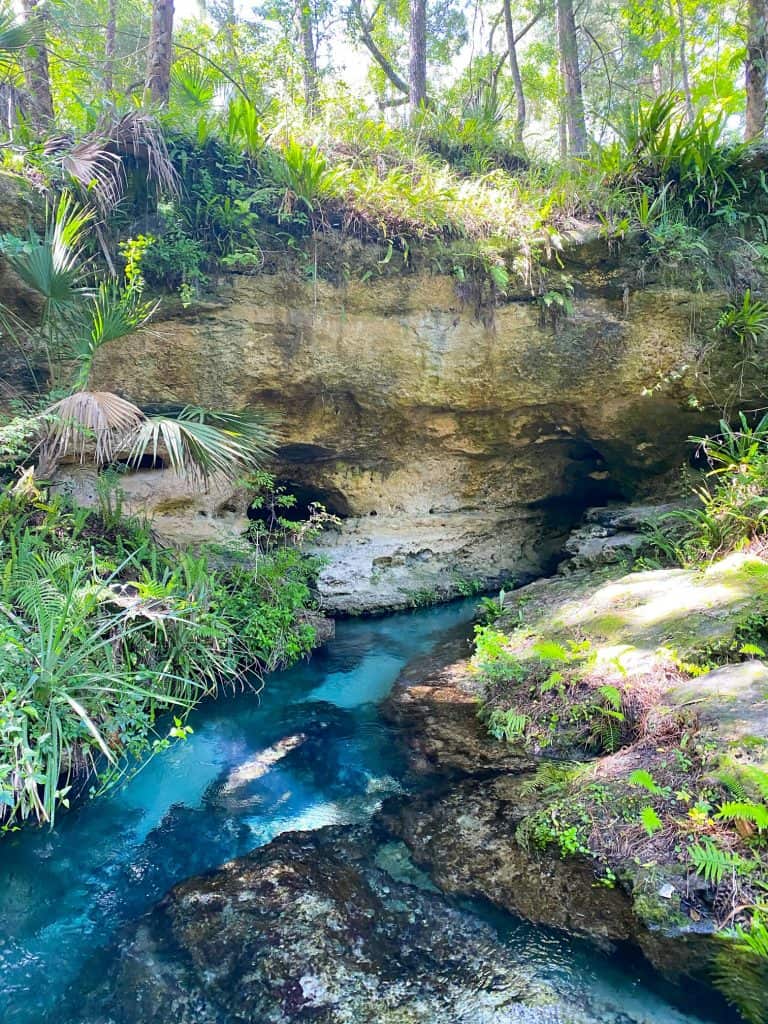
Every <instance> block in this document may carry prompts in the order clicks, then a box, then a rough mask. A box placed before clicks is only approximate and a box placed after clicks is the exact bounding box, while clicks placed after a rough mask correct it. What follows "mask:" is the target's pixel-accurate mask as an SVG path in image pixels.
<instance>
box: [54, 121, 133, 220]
mask: <svg viewBox="0 0 768 1024" xmlns="http://www.w3.org/2000/svg"><path fill="white" fill-rule="evenodd" d="M61 166H62V168H63V169H64V170H65V171H66V172H67V174H69V175H70V176H71V177H72V178H74V180H75V181H76V182H77V183H78V185H80V187H81V188H82V189H84V190H85V191H86V192H88V193H89V194H90V195H92V196H93V198H94V199H95V200H96V203H97V205H98V206H100V207H102V208H103V209H105V210H112V209H114V207H115V206H117V204H118V203H119V202H120V200H121V198H122V196H123V187H124V177H125V172H124V170H123V162H122V160H121V159H120V157H119V156H118V155H117V154H116V153H113V152H111V151H110V150H109V149H107V148H105V144H104V140H103V139H100V138H92V137H89V138H85V139H83V140H82V141H81V142H79V143H78V144H77V145H76V146H73V148H72V149H70V150H67V151H65V152H64V153H63V154H62V156H61Z"/></svg>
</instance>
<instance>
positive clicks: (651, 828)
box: [640, 807, 664, 836]
mask: <svg viewBox="0 0 768 1024" xmlns="http://www.w3.org/2000/svg"><path fill="white" fill-rule="evenodd" d="M640 821H641V822H642V826H643V828H644V829H645V831H646V832H647V833H648V835H649V836H652V835H654V834H655V833H656V832H659V831H660V830H661V829H662V828H664V822H663V821H662V820H661V818H660V817H659V816H658V814H657V813H656V811H655V810H654V808H653V807H643V808H642V809H641V811H640Z"/></svg>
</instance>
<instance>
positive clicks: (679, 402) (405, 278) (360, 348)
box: [94, 245, 738, 613]
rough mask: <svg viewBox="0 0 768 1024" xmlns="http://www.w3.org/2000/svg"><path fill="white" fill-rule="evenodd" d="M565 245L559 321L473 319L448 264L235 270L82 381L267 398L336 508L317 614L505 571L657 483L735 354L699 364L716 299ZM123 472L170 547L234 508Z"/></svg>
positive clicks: (236, 500)
mask: <svg viewBox="0 0 768 1024" xmlns="http://www.w3.org/2000/svg"><path fill="white" fill-rule="evenodd" d="M569 258H571V259H572V261H573V267H572V269H573V273H574V281H575V295H574V312H573V315H572V316H569V317H568V318H564V319H561V320H560V321H559V322H558V323H557V325H556V326H555V327H553V326H552V325H551V324H549V323H547V324H544V323H542V319H541V315H540V310H539V307H538V305H537V303H536V301H535V297H534V296H531V295H529V294H523V293H521V294H519V295H516V296H512V297H511V299H510V300H509V301H507V302H506V303H505V304H503V305H501V306H499V307H498V308H497V309H495V310H494V311H493V317H492V323H489V322H488V318H486V322H483V320H482V319H481V318H478V316H477V312H476V310H475V309H474V308H472V307H470V306H463V305H462V303H461V302H460V301H459V299H458V298H457V294H456V290H455V282H454V281H453V280H452V279H451V278H449V277H447V276H442V277H441V276H430V275H426V274H411V275H406V274H403V275H400V276H399V277H397V278H386V279H381V280H377V281H375V282H368V283H360V282H355V281H350V282H349V283H348V284H346V285H344V286H340V287H335V286H333V285H331V284H328V283H327V282H317V283H315V284H311V283H310V284H308V283H305V282H304V283H303V282H300V281H298V280H297V279H296V278H295V277H290V276H287V275H274V276H268V275H264V276H257V277H252V278H248V277H235V278H231V279H228V280H225V281H222V282H220V284H219V301H217V302H215V303H209V304H208V305H202V304H201V305H199V306H197V307H193V308H192V309H190V310H188V311H187V313H186V314H184V313H183V312H182V311H176V312H175V313H174V315H173V316H172V317H171V318H169V319H165V320H163V319H162V316H161V317H160V318H158V319H157V320H156V321H155V322H154V323H153V325H152V328H151V330H148V331H146V332H144V333H142V334H139V335H137V336H135V337H133V338H130V339H127V340H126V341H125V342H123V343H121V344H120V346H118V347H116V348H114V349H111V350H110V351H109V352H105V353H104V354H103V356H100V357H99V359H98V360H97V365H96V369H95V375H94V386H95V387H100V388H105V389H114V390H117V391H118V392H119V393H121V394H123V395H125V396H126V397H128V398H130V399H132V400H134V401H136V402H137V403H139V404H141V405H144V406H146V407H150V408H151V407H166V408H167V407H172V406H175V407H178V406H180V405H183V404H185V403H189V402H191V403H195V404H200V405H204V406H207V407H209V408H214V409H215V408H232V409H236V408H243V407H261V408H265V409H267V410H269V411H270V412H273V413H276V414H277V416H278V418H279V420H280V423H281V435H282V443H281V446H280V449H279V452H278V459H277V462H276V465H275V470H276V473H277V476H278V478H279V480H280V481H281V482H283V483H286V484H287V485H288V486H289V487H291V488H292V489H294V490H297V491H298V493H299V495H300V500H301V501H302V502H304V503H308V502H309V501H312V500H317V501H320V502H322V503H324V504H325V505H326V506H327V507H328V509H329V510H330V511H331V512H333V513H336V514H337V515H339V516H340V517H342V519H343V523H342V526H341V528H340V530H339V531H338V532H330V533H328V534H327V535H326V537H325V538H324V540H323V541H322V544H321V551H322V553H323V554H325V555H327V556H328V559H329V564H328V567H327V569H326V570H325V571H324V573H323V576H322V579H321V587H322V590H323V594H324V598H325V602H326V606H327V608H328V609H329V610H330V611H331V612H334V611H339V612H352V613H356V612H364V611H376V610H383V609H387V608H398V607H404V606H408V605H410V604H413V603H420V601H422V600H426V599H429V598H430V597H434V596H438V597H446V596H449V595H451V594H455V593H457V592H458V591H459V590H460V587H461V585H462V584H466V583H467V582H468V581H477V582H480V583H483V584H485V585H489V586H492V585H497V584H500V583H503V582H505V581H506V580H508V579H509V578H510V577H515V578H517V580H518V582H519V581H520V580H521V579H525V578H530V577H531V576H534V575H540V574H541V572H542V571H545V570H547V569H548V568H549V567H550V566H551V565H552V564H553V560H554V559H555V558H556V557H557V556H558V554H559V552H560V550H561V546H562V542H563V539H564V537H565V535H566V534H567V531H568V530H569V529H570V528H571V527H572V526H573V525H574V523H575V522H576V521H577V520H578V518H579V517H580V515H581V513H582V511H583V510H584V508H586V507H587V506H588V505H590V504H598V503H601V502H604V501H606V500H610V499H614V498H625V499H626V498H628V497H634V496H636V495H642V494H643V493H645V491H647V490H648V489H649V488H651V489H653V488H655V489H658V488H659V487H660V486H663V483H664V479H665V475H666V474H668V473H670V472H675V471H676V468H677V467H678V465H679V463H680V461H681V459H682V458H683V455H684V448H685V438H686V437H687V436H688V435H689V434H690V433H695V432H697V431H701V430H703V429H705V427H706V426H707V425H708V418H707V416H706V415H705V414H702V413H701V412H698V411H696V410H695V409H694V408H692V407H691V404H689V402H688V399H689V397H690V396H691V395H696V394H699V395H700V396H701V397H702V399H703V400H704V401H705V402H707V401H711V399H712V396H714V397H715V399H717V398H718V397H722V394H724V392H725V390H726V389H727V386H728V385H727V381H728V379H729V377H728V374H729V373H730V372H731V371H732V365H733V362H734V360H735V359H736V358H738V357H737V356H733V357H731V354H729V353H727V352H724V353H723V354H722V366H720V364H719V363H718V362H717V360H715V361H714V362H710V364H709V366H708V369H707V372H706V373H705V374H704V377H703V378H702V377H700V375H699V372H698V371H697V369H696V368H697V367H698V365H699V363H698V357H699V353H700V350H701V347H702V344H703V343H704V341H705V340H707V339H709V340H711V337H712V334H711V327H712V324H713V323H714V321H715V320H716V317H717V313H718V311H719V309H720V308H721V306H722V304H723V302H724V301H725V299H724V297H723V296H720V295H715V294H705V295H700V294H699V295H696V294H693V293H688V292H685V291H683V290H679V289H677V290H676V289H673V288H668V287H664V286H662V285H661V284H659V283H656V284H653V283H649V284H647V285H646V286H645V287H643V288H640V287H639V285H638V280H637V276H636V272H635V271H634V270H633V269H632V268H631V267H628V266H621V265H619V264H617V263H616V262H615V261H612V260H610V259H608V258H607V256H606V253H605V250H604V249H603V248H602V246H596V245H592V246H591V247H586V248H583V249H581V250H577V251H575V252H574V253H572V254H571V255H570V256H569ZM625 289H626V291H625ZM626 296H628V298H626ZM692 325H693V326H694V330H692V329H691V327H692ZM726 347H727V346H726ZM705 378H706V379H705ZM647 389H650V393H645V394H644V390H647ZM149 475H151V474H149ZM155 475H157V474H155ZM161 475H165V471H163V472H162V474H161ZM146 476H147V474H143V477H146ZM125 487H126V490H127V492H128V499H129V501H128V504H129V507H130V508H131V509H135V508H143V509H145V510H147V511H150V512H152V513H153V514H154V515H155V518H156V528H157V530H158V532H159V533H160V534H161V535H167V536H168V537H169V538H170V539H174V538H176V539H178V540H179V541H180V542H181V543H188V542H190V541H192V542H196V541H198V540H200V539H205V537H206V536H211V537H213V539H221V536H222V534H224V535H226V534H227V533H228V532H230V533H231V532H235V533H237V532H238V531H239V530H240V529H242V526H243V524H244V522H245V521H246V515H247V508H246V501H245V499H244V496H243V495H238V494H229V495H214V497H213V498H212V499H211V500H210V501H208V500H207V499H202V500H201V499H200V497H199V496H195V495H189V494H186V495H185V494H184V493H174V491H173V488H170V489H169V487H168V485H167V484H165V483H161V484H157V483H156V484H154V485H153V484H152V483H148V482H147V480H145V479H141V480H138V481H136V482H135V483H133V482H131V481H129V480H126V481H125Z"/></svg>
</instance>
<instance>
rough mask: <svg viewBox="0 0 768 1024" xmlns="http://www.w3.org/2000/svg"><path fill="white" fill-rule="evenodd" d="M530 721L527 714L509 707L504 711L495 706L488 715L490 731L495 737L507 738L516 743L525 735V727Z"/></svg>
mask: <svg viewBox="0 0 768 1024" xmlns="http://www.w3.org/2000/svg"><path fill="white" fill-rule="evenodd" d="M527 723H528V718H527V716H526V715H521V714H519V713H518V712H516V711H515V710H514V708H509V709H508V710H506V711H502V710H501V709H500V708H494V709H493V710H492V711H491V712H490V713H489V714H488V715H487V717H486V725H487V728H488V732H489V733H490V735H491V736H493V737H494V739H497V740H506V741H507V743H514V742H515V740H519V739H521V738H522V737H523V736H524V735H525V727H526V725H527Z"/></svg>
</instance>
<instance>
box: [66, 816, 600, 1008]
mask: <svg viewBox="0 0 768 1024" xmlns="http://www.w3.org/2000/svg"><path fill="white" fill-rule="evenodd" d="M387 859H389V860H390V861H392V860H393V859H394V860H396V855H395V856H394V857H393V854H392V853H391V852H390V851H388V849H387V848H384V849H379V850H378V851H375V850H374V846H373V844H372V841H371V835H370V833H369V832H367V831H366V830H361V829H349V828H330V829H322V830H320V831H319V832H314V833H290V834H286V835H283V836H282V837H280V838H279V839H277V840H274V841H273V842H272V843H270V844H269V846H267V847H265V848H263V849H261V850H257V851H255V852H254V853H252V854H249V855H248V856H246V857H243V858H241V859H239V860H237V861H233V862H232V863H230V864H227V865H225V866H224V867H223V868H221V869H220V870H218V871H216V872H214V873H212V874H210V875H206V876H202V877H200V878H194V879H191V880H190V881H188V882H185V883H183V884H181V885H179V886H177V887H176V888H175V889H173V890H171V892H170V893H169V894H168V895H167V896H166V897H165V899H164V900H163V901H162V902H161V903H160V904H158V905H157V907H156V908H155V909H154V910H153V911H151V913H150V914H149V915H148V916H147V917H145V918H144V919H143V920H142V921H140V922H139V924H138V925H136V926H134V927H133V929H132V930H131V931H130V932H129V933H128V935H127V936H126V938H125V939H124V941H123V943H122V945H121V948H120V955H119V958H118V959H117V960H116V961H115V964H116V965H115V967H114V968H113V970H112V971H111V973H110V974H109V975H108V976H107V978H106V979H105V980H103V981H102V982H101V983H100V984H99V985H98V986H97V988H96V991H95V992H94V993H92V995H91V996H90V997H89V998H87V999H86V1001H85V1007H86V1009H85V1013H84V1015H83V1016H81V1017H79V1018H78V1021H79V1024H107V1022H109V1024H168V1022H169V1021H174V1022H176V1024H224V1022H227V1024H229V1022H231V1024H237V1022H243V1024H245V1022H249V1024H257V1022H258V1024H294V1022H299V1021H312V1022H315V1024H353V1022H354V1024H427V1022H429V1024H469V1022H471V1024H564V1022H565V1021H568V1022H570V1024H593V1022H596V1021H597V1020H599V1021H601V1024H605V1022H606V1021H608V1020H610V1021H614V1020H618V1018H616V1017H615V1016H614V1015H613V1014H611V1015H609V1017H605V1016H604V1015H600V1016H594V1017H593V1016H592V1015H590V1014H589V1013H587V1012H585V1011H584V1009H583V1008H582V1007H578V1008H577V1007H575V1006H572V1005H564V1004H563V1003H562V1002H560V1001H559V1000H558V999H557V997H556V996H555V995H554V993H553V992H552V990H550V989H548V988H547V987H546V986H544V985H542V984H540V983H537V982H535V981H532V980H531V978H530V969H527V970H526V969H525V968H523V967H520V966H518V965H517V963H516V961H515V958H514V956H513V954H512V953H511V951H509V950H508V949H507V948H505V947H504V946H503V945H502V944H501V943H500V942H499V940H498V939H497V938H496V936H495V933H494V932H493V931H492V930H491V929H490V928H489V927H487V926H486V925H484V924H482V923H479V922H478V921H477V920H476V919H474V918H472V917H470V916H469V915H467V914H465V913H463V912H461V911H457V910H455V909H453V908H452V907H451V906H450V905H449V904H448V903H447V902H446V901H445V900H444V899H443V898H442V897H440V896H439V895H438V894H436V893H435V892H434V891H429V889H424V888H417V887H416V886H414V885H412V884H407V883H406V882H404V881H402V880H398V879H397V878H395V877H393V874H392V873H391V868H390V871H389V872H387V871H385V870H383V869H382V867H381V866H380V865H382V864H383V863H386V862H387Z"/></svg>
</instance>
